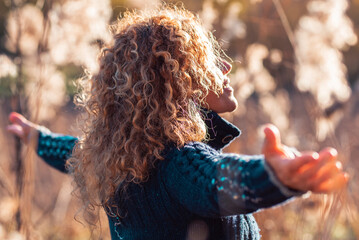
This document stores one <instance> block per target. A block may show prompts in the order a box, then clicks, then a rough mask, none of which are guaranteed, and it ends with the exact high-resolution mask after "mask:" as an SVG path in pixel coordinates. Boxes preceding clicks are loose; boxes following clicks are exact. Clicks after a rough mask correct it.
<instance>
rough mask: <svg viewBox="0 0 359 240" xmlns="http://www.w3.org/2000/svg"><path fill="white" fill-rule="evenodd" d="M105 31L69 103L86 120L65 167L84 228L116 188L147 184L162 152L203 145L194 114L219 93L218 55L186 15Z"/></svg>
mask: <svg viewBox="0 0 359 240" xmlns="http://www.w3.org/2000/svg"><path fill="white" fill-rule="evenodd" d="M111 30H112V33H113V43H112V44H110V45H109V46H107V47H105V48H103V50H102V53H101V55H100V56H99V63H100V69H99V72H98V73H97V74H96V75H93V76H88V77H87V78H86V79H84V81H82V92H81V93H79V94H78V95H77V97H76V99H75V102H76V103H77V105H79V106H81V107H82V108H83V109H85V112H86V116H85V118H84V119H83V121H82V122H81V125H82V127H83V137H82V138H81V139H80V140H79V141H78V143H77V144H76V147H75V149H74V152H73V155H72V157H71V159H69V164H68V166H69V168H70V169H71V172H72V174H73V177H74V181H75V183H76V187H77V189H78V190H79V193H80V198H81V199H82V200H83V203H84V212H85V213H87V218H86V214H85V219H86V221H88V222H89V223H90V224H91V223H93V224H95V223H96V222H97V220H98V218H96V217H95V218H94V214H93V209H95V207H96V206H103V207H105V209H106V208H107V207H109V202H110V200H111V198H112V197H113V195H114V193H115V191H116V190H117V188H118V187H119V186H121V188H125V187H126V185H128V183H130V182H134V183H140V182H143V181H146V179H147V178H148V176H149V172H150V170H151V168H153V167H154V163H155V162H156V161H158V160H163V157H162V156H161V152H162V151H163V150H164V148H165V146H166V145H168V144H169V143H171V144H175V145H176V146H177V147H180V146H183V145H184V144H185V143H187V142H189V141H203V140H204V139H205V138H206V127H205V124H204V121H203V119H202V117H201V113H200V107H205V106H206V105H205V103H204V98H205V97H206V96H207V94H208V91H214V92H216V93H217V94H219V93H221V91H222V80H223V74H222V72H221V70H220V64H221V63H222V61H221V55H222V52H221V50H220V48H219V46H218V43H217V42H216V41H215V40H214V38H213V36H212V34H211V33H210V32H209V31H207V30H205V29H204V28H203V27H202V24H201V23H200V21H199V19H198V17H196V16H195V15H193V14H192V13H191V12H189V11H187V10H185V9H183V8H178V7H163V8H161V9H158V10H156V11H152V12H140V13H136V12H127V13H125V14H124V16H123V18H121V19H119V20H118V21H117V22H116V23H115V24H113V25H112V26H111Z"/></svg>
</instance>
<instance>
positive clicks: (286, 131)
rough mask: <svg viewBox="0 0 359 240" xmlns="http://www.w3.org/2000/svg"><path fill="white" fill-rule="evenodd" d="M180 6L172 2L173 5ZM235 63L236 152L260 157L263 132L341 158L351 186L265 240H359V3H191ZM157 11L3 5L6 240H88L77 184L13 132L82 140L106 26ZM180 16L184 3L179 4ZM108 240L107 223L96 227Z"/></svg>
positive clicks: (85, 0) (291, 209)
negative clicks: (15, 120)
mask: <svg viewBox="0 0 359 240" xmlns="http://www.w3.org/2000/svg"><path fill="white" fill-rule="evenodd" d="M165 2H174V1H165ZM182 2H183V4H184V6H185V7H186V8H189V9H190V10H192V11H194V12H196V13H198V15H199V16H200V17H201V18H202V19H203V23H204V25H205V26H206V27H207V28H209V29H211V30H212V31H213V33H214V35H215V36H216V38H217V40H218V41H219V42H220V43H221V45H222V47H223V48H224V49H225V52H226V54H228V56H229V57H230V58H231V59H232V65H233V70H232V73H231V74H230V78H231V85H232V86H233V88H234V90H235V95H236V97H237V99H238V101H239V108H238V109H237V110H236V111H234V112H233V113H231V114H225V115H223V116H224V117H225V118H226V119H228V120H229V121H231V122H233V123H234V124H235V125H236V126H238V127H239V128H240V129H241V130H242V135H241V137H240V138H238V139H236V140H235V141H234V142H233V143H232V144H231V145H230V146H229V147H227V148H226V149H225V151H228V152H236V153H245V154H258V153H260V151H261V144H262V140H263V136H262V126H263V124H265V123H268V122H271V123H273V124H275V125H276V126H278V128H279V129H280V131H281V134H282V140H283V142H284V143H285V144H287V145H289V146H293V147H296V148H297V149H299V150H308V149H312V150H316V151H318V150H320V149H322V148H324V147H326V146H332V147H335V148H336V149H337V150H338V152H339V159H340V161H341V162H342V163H343V167H344V169H345V171H347V172H348V173H349V174H350V182H349V184H348V186H347V188H346V189H344V190H343V191H342V192H340V193H337V194H332V195H319V194H310V193H308V194H305V195H304V196H302V197H300V198H297V199H293V200H292V201H290V203H288V204H285V205H281V206H278V207H275V208H272V209H267V210H263V211H259V212H257V213H255V216H256V219H257V221H258V223H259V225H260V228H261V234H262V236H263V239H264V240H278V239H279V240H355V239H359V209H358V208H359V207H358V202H359V179H358V178H359V176H358V171H359V162H358V159H357V158H358V156H359V80H358V79H359V46H358V44H357V35H356V34H357V33H358V29H359V1H358V0H351V1H347V0H303V1H298V0H200V1H189V0H184V1H182ZM158 4H161V2H160V1H157V0H151V1H143V0H132V1H130V0H113V1H112V2H111V1H109V0H104V1H98V0H77V1H75V0H50V1H40V0H38V1H35V0H17V1H15V0H4V1H3V2H2V3H0V9H1V10H0V24H1V26H0V103H1V104H0V239H4V240H21V239H46V240H48V239H49V240H60V239H73V240H81V239H89V238H90V232H89V230H88V228H87V227H86V225H85V224H84V222H83V221H82V220H81V214H78V213H79V211H78V210H79V201H78V200H77V198H76V197H75V196H74V194H72V183H71V179H70V178H69V177H68V176H66V175H65V174H62V173H60V172H58V171H57V170H54V169H52V168H51V167H49V166H48V165H46V163H44V162H43V161H42V160H41V159H40V158H38V157H37V156H36V154H35V153H34V152H33V151H32V150H31V149H28V148H27V147H26V146H24V145H21V144H20V142H19V140H17V139H15V138H13V137H12V136H11V135H9V134H8V133H7V132H6V131H5V128H6V125H7V124H8V119H7V116H8V114H9V113H10V112H11V111H20V112H22V113H23V114H24V115H26V116H27V117H29V118H30V119H31V120H32V121H34V122H37V123H39V124H42V125H44V126H46V127H48V128H49V129H51V130H52V131H54V132H59V133H63V134H70V135H75V136H78V135H80V132H79V128H78V127H77V126H76V117H77V116H78V115H79V114H81V113H80V112H79V110H78V109H76V107H75V106H74V104H73V103H72V99H73V96H74V94H75V93H76V87H75V86H74V84H73V83H74V82H75V81H76V79H77V78H80V77H81V76H82V75H83V71H84V69H86V71H96V66H97V65H96V55H97V53H98V50H99V47H101V45H102V44H103V42H106V41H107V40H108V39H109V34H108V31H107V24H108V23H110V22H111V21H113V20H114V19H116V17H121V14H122V13H123V12H124V11H125V10H126V9H142V8H144V7H146V8H154V7H155V6H156V5H158ZM177 4H178V3H177ZM99 231H100V232H101V233H102V234H101V236H102V239H110V236H109V230H108V226H107V219H106V216H105V215H104V214H103V220H102V225H101V226H99Z"/></svg>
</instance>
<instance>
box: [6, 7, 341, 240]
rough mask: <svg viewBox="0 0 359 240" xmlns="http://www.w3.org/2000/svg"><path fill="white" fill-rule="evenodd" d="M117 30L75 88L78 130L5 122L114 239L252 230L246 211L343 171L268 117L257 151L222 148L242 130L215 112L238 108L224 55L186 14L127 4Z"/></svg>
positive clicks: (328, 184)
mask: <svg viewBox="0 0 359 240" xmlns="http://www.w3.org/2000/svg"><path fill="white" fill-rule="evenodd" d="M112 31H113V36H114V39H113V40H114V41H113V43H111V44H110V45H109V46H108V47H106V48H104V49H103V52H102V55H101V56H100V58H99V63H100V69H99V72H98V73H97V74H96V75H94V76H88V78H87V79H85V80H84V81H82V84H83V89H82V93H80V94H79V95H78V96H77V99H76V102H77V104H78V105H79V106H81V107H83V109H85V110H86V113H87V116H86V117H85V118H84V119H83V121H82V126H83V129H82V130H83V136H82V137H81V138H79V139H76V138H74V137H71V136H61V135H56V134H53V133H51V132H49V131H47V130H44V129H43V128H41V127H39V126H37V125H35V124H33V123H31V122H29V121H27V120H26V119H25V118H23V117H22V116H21V115H18V114H16V113H13V114H11V115H10V122H11V123H12V124H11V125H10V126H9V127H8V130H9V131H10V132H12V133H14V134H15V135H17V136H19V137H21V138H22V139H23V140H24V141H25V142H27V143H29V142H33V144H32V146H34V147H35V148H36V149H37V152H38V154H39V155H40V156H41V157H42V158H43V159H44V160H45V161H46V162H47V163H49V164H50V165H52V166H54V167H55V168H57V169H59V170H61V171H68V172H69V173H70V174H71V175H72V176H73V178H74V181H75V183H76V186H77V190H78V191H79V193H80V197H81V199H82V201H83V206H84V216H85V219H86V221H87V222H88V223H89V224H90V225H94V224H96V223H97V221H98V218H97V217H98V213H97V211H96V207H97V206H101V207H104V209H105V211H106V213H107V215H108V218H109V225H110V229H111V236H112V239H186V237H188V236H189V235H191V234H199V235H201V237H202V238H203V239H216V240H218V239H259V238H260V234H259V229H258V226H257V224H256V222H255V220H254V218H253V216H252V215H251V214H250V213H252V212H254V211H257V210H258V209H261V208H265V207H270V206H274V205H276V204H279V203H282V202H284V201H286V200H287V199H289V198H291V197H292V196H295V195H300V194H302V193H304V192H306V191H308V190H310V191H313V192H323V193H327V192H331V191H335V190H337V189H340V188H342V187H343V186H344V185H345V183H346V182H347V178H348V177H347V175H346V174H345V173H343V172H342V170H341V168H340V166H339V164H338V162H337V161H336V156H337V154H336V151H335V149H330V148H328V149H324V150H323V151H321V152H320V153H315V152H302V153H295V152H294V151H291V150H289V148H287V147H285V146H283V145H282V144H281V142H280V136H279V133H278V130H277V129H276V128H275V127H274V126H272V125H268V126H267V127H266V128H265V130H264V131H265V135H266V139H265V143H264V146H263V150H262V153H263V155H256V156H246V155H237V154H224V153H221V149H222V148H223V147H224V146H226V145H227V144H228V143H229V142H230V141H231V140H233V139H234V138H236V137H237V136H239V134H240V131H239V130H238V129H237V128H236V127H235V126H233V125H232V124H230V123H228V122H227V121H226V120H224V119H222V118H221V117H220V116H219V115H217V113H223V112H231V111H233V110H234V109H235V108H236V107H237V101H236V99H235V98H234V95H233V89H232V88H231V87H230V85H229V83H230V81H229V79H228V77H227V74H228V73H229V72H230V70H231V65H230V64H229V63H227V62H226V61H224V60H223V59H222V51H221V50H220V48H219V47H218V44H217V42H216V41H215V40H214V39H213V37H212V35H211V34H210V33H209V32H208V31H206V30H205V29H204V28H203V27H202V25H201V24H200V21H199V20H198V19H197V17H195V16H194V15H193V14H192V13H190V12H188V11H186V10H184V9H178V8H164V9H161V10H159V11H156V12H147V13H146V12H142V13H140V14H137V13H126V14H125V15H124V17H123V18H122V19H121V20H119V21H118V22H116V23H115V24H114V25H113V26H112ZM68 157H70V158H69V160H67V161H66V159H67V158H68ZM66 162H67V163H66ZM65 163H66V166H67V168H65ZM198 223H199V224H198Z"/></svg>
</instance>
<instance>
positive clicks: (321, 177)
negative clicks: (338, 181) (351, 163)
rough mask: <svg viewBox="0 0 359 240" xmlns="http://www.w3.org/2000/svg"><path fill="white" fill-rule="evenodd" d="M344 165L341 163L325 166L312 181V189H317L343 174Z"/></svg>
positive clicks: (330, 163) (331, 163)
mask: <svg viewBox="0 0 359 240" xmlns="http://www.w3.org/2000/svg"><path fill="white" fill-rule="evenodd" d="M342 169H343V167H342V164H341V163H340V162H334V161H333V162H329V163H327V164H325V165H324V166H323V167H322V168H321V169H320V170H319V171H318V172H317V173H316V174H315V176H313V178H312V179H311V180H310V182H311V185H312V188H313V189H315V188H316V187H317V186H320V185H321V184H322V183H324V182H325V181H328V180H329V179H330V178H333V177H335V176H336V175H337V174H338V173H342Z"/></svg>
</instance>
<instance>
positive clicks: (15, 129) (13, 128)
mask: <svg viewBox="0 0 359 240" xmlns="http://www.w3.org/2000/svg"><path fill="white" fill-rule="evenodd" d="M6 130H7V131H9V132H10V133H12V134H14V135H16V136H18V137H19V138H21V139H24V136H25V133H24V129H23V128H22V127H20V126H19V125H15V124H12V125H9V126H7V127H6Z"/></svg>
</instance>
